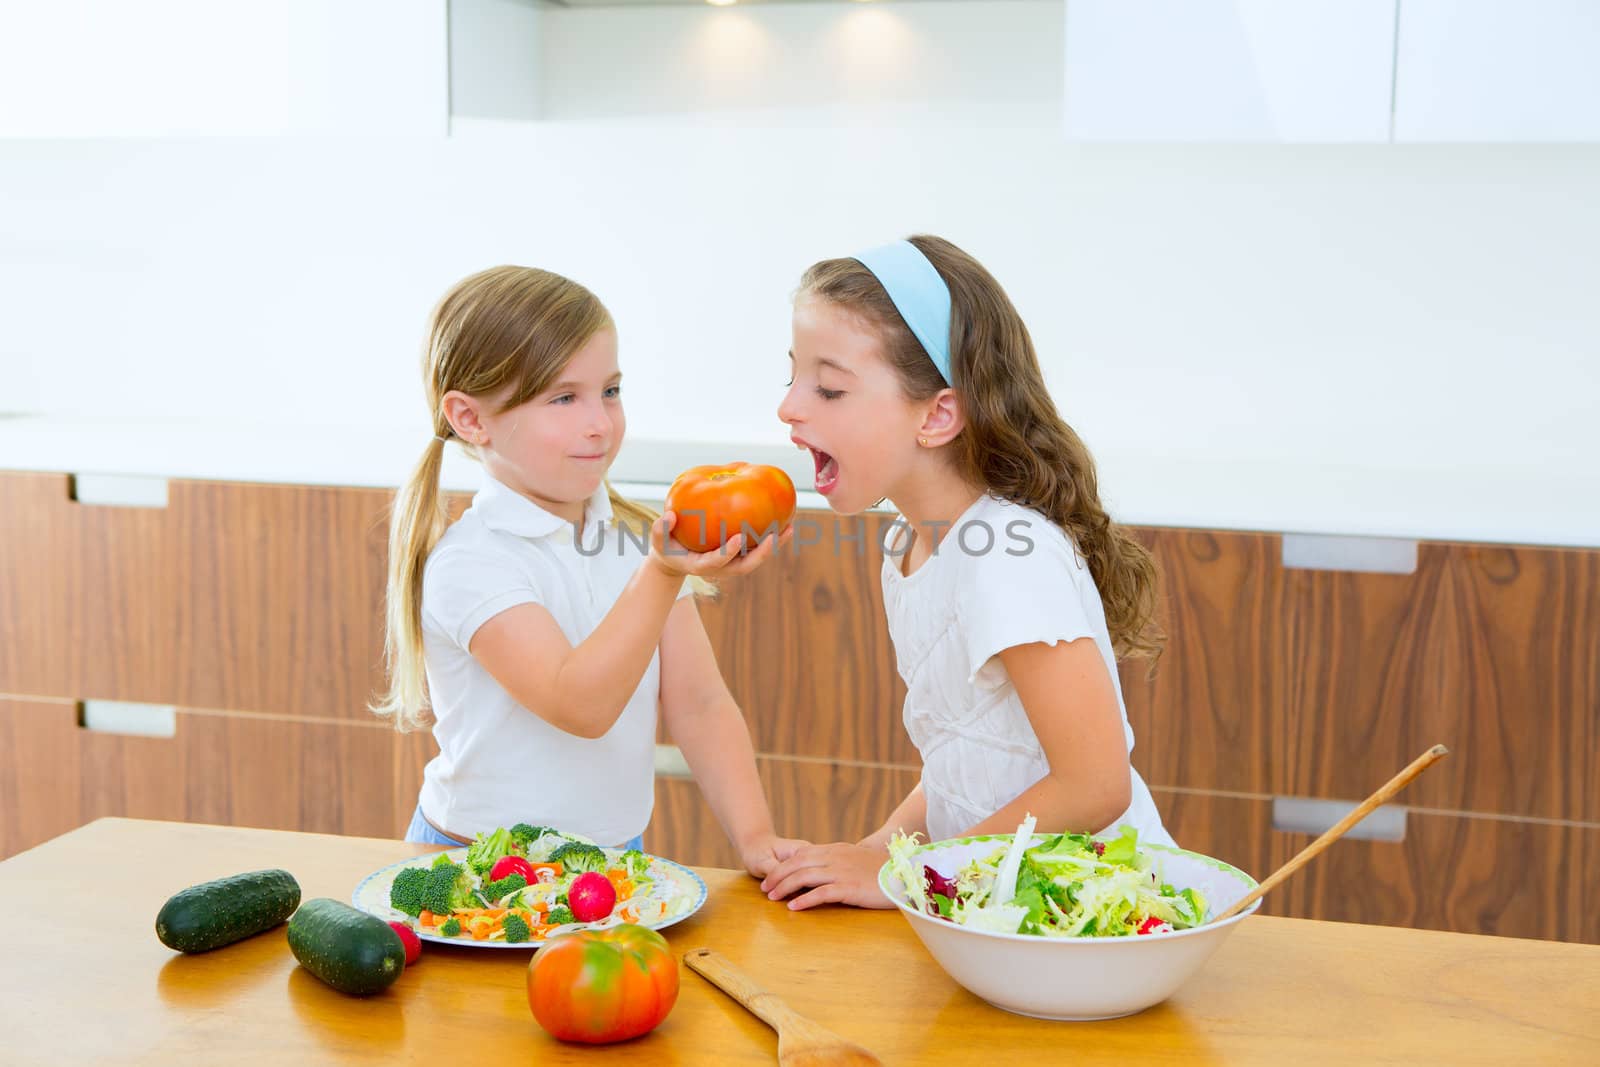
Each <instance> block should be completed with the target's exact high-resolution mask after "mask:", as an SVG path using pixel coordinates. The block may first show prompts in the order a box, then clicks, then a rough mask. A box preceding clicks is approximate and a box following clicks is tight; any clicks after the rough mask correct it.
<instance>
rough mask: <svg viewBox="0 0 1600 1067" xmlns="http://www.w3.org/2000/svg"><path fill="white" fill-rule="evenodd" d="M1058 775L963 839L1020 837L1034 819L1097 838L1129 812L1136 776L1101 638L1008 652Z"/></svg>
mask: <svg viewBox="0 0 1600 1067" xmlns="http://www.w3.org/2000/svg"><path fill="white" fill-rule="evenodd" d="M1000 662H1001V663H1003V664H1004V665H1005V668H1006V673H1007V674H1008V675H1010V676H1011V681H1012V684H1014V685H1015V686H1016V687H1017V696H1019V697H1021V698H1022V707H1023V710H1024V711H1026V712H1027V713H1028V722H1029V723H1031V724H1032V726H1033V732H1034V734H1035V735H1036V736H1037V737H1038V738H1039V745H1040V746H1041V747H1042V748H1043V749H1044V755H1045V759H1046V760H1048V761H1049V764H1050V770H1049V772H1048V773H1046V774H1045V776H1044V777H1043V778H1041V779H1039V780H1038V781H1037V782H1035V783H1033V784H1032V785H1030V786H1029V787H1028V788H1026V789H1024V790H1023V791H1022V794H1021V795H1020V796H1018V797H1017V798H1016V799H1015V800H1013V801H1011V802H1010V803H1009V804H1007V805H1005V806H1004V807H1002V808H1001V809H1000V810H999V811H997V812H995V813H994V814H993V815H990V816H989V817H988V818H987V819H984V820H983V821H982V822H980V823H978V824H977V825H976V826H973V827H971V828H970V829H968V830H966V831H965V832H964V833H963V834H962V836H964V837H965V836H975V835H978V834H1009V833H1014V832H1015V831H1016V829H1017V826H1018V824H1019V823H1021V822H1022V820H1023V819H1024V818H1026V817H1027V816H1028V815H1029V814H1030V813H1031V814H1033V815H1034V816H1036V817H1037V818H1038V820H1039V825H1040V826H1041V827H1044V828H1047V829H1048V830H1049V831H1051V832H1055V831H1058V830H1072V831H1080V832H1086V833H1095V832H1098V831H1100V830H1103V829H1104V828H1105V827H1107V826H1109V825H1110V824H1111V822H1112V820H1114V819H1116V818H1117V816H1119V815H1121V814H1122V813H1123V812H1125V811H1127V810H1128V805H1129V804H1131V803H1132V802H1133V778H1132V776H1131V775H1130V774H1129V772H1128V741H1127V737H1126V736H1125V735H1124V734H1123V731H1122V714H1121V713H1120V712H1119V711H1118V710H1117V691H1116V689H1115V687H1114V685H1113V683H1112V681H1111V676H1110V674H1109V673H1108V672H1107V671H1106V665H1105V661H1104V660H1103V659H1101V658H1100V650H1099V649H1097V648H1096V647H1095V643H1094V639H1093V638H1088V637H1080V638H1079V639H1078V640H1076V641H1071V642H1063V643H1060V644H1056V645H1048V644H1044V643H1042V642H1040V643H1036V644H1031V645H1017V646H1016V647H1015V648H1008V649H1006V650H1005V651H1004V652H1001V653H1000Z"/></svg>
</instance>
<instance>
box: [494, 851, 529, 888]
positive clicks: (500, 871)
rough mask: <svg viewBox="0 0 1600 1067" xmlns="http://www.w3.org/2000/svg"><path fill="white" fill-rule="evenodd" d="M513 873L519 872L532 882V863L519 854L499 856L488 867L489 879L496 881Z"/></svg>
mask: <svg viewBox="0 0 1600 1067" xmlns="http://www.w3.org/2000/svg"><path fill="white" fill-rule="evenodd" d="M513 874H520V875H522V877H524V878H526V879H527V880H528V884H529V885H532V884H533V881H534V879H533V865H532V864H530V863H529V862H528V861H527V860H525V859H523V858H522V857H521V856H501V857H500V858H499V859H497V860H495V861H494V866H493V867H490V868H489V881H491V882H498V881H499V880H500V879H502V878H509V877H511V876H512V875H513Z"/></svg>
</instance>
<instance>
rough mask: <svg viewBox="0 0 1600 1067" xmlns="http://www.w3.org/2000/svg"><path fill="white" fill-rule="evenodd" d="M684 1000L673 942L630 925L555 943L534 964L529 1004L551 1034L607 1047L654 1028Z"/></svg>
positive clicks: (565, 936)
mask: <svg viewBox="0 0 1600 1067" xmlns="http://www.w3.org/2000/svg"><path fill="white" fill-rule="evenodd" d="M677 1000H678V961H677V960H676V959H675V958H674V957H673V955H672V950H671V949H670V948H668V947H667V939H666V938H664V937H662V936H661V935H660V934H658V933H656V932H655V931H654V930H647V929H645V928H644V927H642V926H634V925H631V924H627V923H624V924H623V925H621V926H612V927H609V928H607V929H605V930H580V931H578V932H576V933H571V934H563V935H561V936H560V937H557V938H555V939H554V940H552V941H550V942H549V943H548V944H547V945H545V946H544V948H542V949H540V950H539V954H538V955H537V956H535V957H533V961H532V962H531V963H529V964H528V1007H529V1008H531V1009H533V1017H534V1018H535V1019H538V1020H539V1025H540V1026H542V1027H544V1028H545V1029H546V1030H548V1031H549V1032H550V1036H552V1037H555V1038H559V1039H560V1040H562V1041H581V1042H584V1043H585V1044H590V1045H605V1044H609V1043H611V1042H613V1041H626V1040H628V1039H629V1038H630V1037H638V1036H639V1035H640V1034H645V1033H649V1032H650V1031H651V1030H654V1029H655V1028H656V1026H657V1025H659V1024H660V1022H661V1020H662V1019H665V1018H666V1017H667V1013H668V1012H670V1011H671V1010H672V1006H673V1004H675V1003H677Z"/></svg>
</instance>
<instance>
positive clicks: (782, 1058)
mask: <svg viewBox="0 0 1600 1067" xmlns="http://www.w3.org/2000/svg"><path fill="white" fill-rule="evenodd" d="M683 962H684V963H686V964H688V965H689V969H690V970H691V971H694V972H696V973H698V974H700V975H702V976H704V977H705V979H706V980H707V981H709V982H710V983H711V984H712V985H714V986H716V987H717V988H718V989H720V990H722V991H723V992H724V993H726V994H728V996H730V997H732V998H733V999H734V1000H737V1001H738V1002H739V1003H740V1004H743V1005H744V1006H745V1007H746V1008H749V1009H750V1011H751V1013H752V1014H754V1015H755V1017H756V1018H758V1019H760V1020H761V1021H762V1022H764V1023H766V1024H767V1025H768V1026H770V1027H772V1028H773V1029H774V1030H776V1031H778V1062H779V1063H780V1064H783V1065H784V1067H812V1065H822V1064H871V1063H877V1064H881V1063H883V1061H882V1060H880V1059H878V1057H876V1056H874V1055H873V1054H872V1053H870V1052H868V1051H867V1050H866V1049H864V1048H862V1047H861V1046H860V1045H854V1044H851V1043H850V1042H849V1041H846V1040H845V1039H844V1038H842V1037H840V1036H839V1035H838V1034H836V1033H834V1032H833V1031H832V1030H827V1029H824V1028H823V1027H821V1026H818V1025H817V1024H816V1023H814V1022H812V1021H811V1020H810V1019H807V1018H806V1017H805V1016H804V1015H800V1014H797V1013H796V1012H795V1011H794V1009H793V1008H791V1007H789V1005H787V1004H785V1003H784V1002H783V1001H782V1000H779V999H778V998H777V997H776V996H774V995H773V994H771V993H768V992H767V991H766V990H765V989H762V988H761V987H760V986H758V985H756V984H755V983H754V982H753V981H751V980H750V976H749V975H747V974H745V973H744V972H743V971H741V970H739V968H737V967H735V966H734V965H733V964H731V963H729V962H728V960H727V959H726V958H725V957H724V956H722V955H721V954H719V953H716V952H713V951H711V950H710V949H708V948H697V949H692V950H690V951H689V952H686V953H684V954H683Z"/></svg>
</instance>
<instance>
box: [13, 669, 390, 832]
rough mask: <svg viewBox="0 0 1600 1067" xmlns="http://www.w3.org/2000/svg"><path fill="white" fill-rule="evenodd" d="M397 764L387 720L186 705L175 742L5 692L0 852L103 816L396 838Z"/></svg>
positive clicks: (66, 707) (66, 706)
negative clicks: (96, 725) (87, 721)
mask: <svg viewBox="0 0 1600 1067" xmlns="http://www.w3.org/2000/svg"><path fill="white" fill-rule="evenodd" d="M396 762H397V761H396V746H395V742H394V738H393V736H392V734H391V733H390V732H389V731H387V730H385V729H383V728H381V727H368V726H355V725H343V724H339V723H331V722H327V723H322V722H302V721H295V720H290V719H265V718H257V717H251V716H230V715H212V714H194V713H187V712H184V711H183V710H182V709H179V711H178V714H177V732H176V735H175V736H174V737H171V738H148V737H133V736H125V735H117V734H106V733H100V732H98V731H94V730H86V729H83V728H81V727H80V726H79V725H78V709H77V706H76V705H75V704H71V703H64V702H62V703H55V702H44V701H24V700H8V699H0V855H10V854H11V853H14V852H17V851H20V850H21V849H24V848H30V847H32V846H33V845H36V844H38V843H40V842H41V841H44V840H47V839H49V838H51V837H54V836H56V835H57V834H61V833H65V832H66V831H67V830H70V829H73V828H74V827H76V826H81V825H82V824H83V823H86V822H89V821H90V820H92V819H97V818H100V817H102V816H106V815H126V816H132V817H137V818H151V819H173V820H179V821H186V822H202V823H220V824H224V825H232V826H257V827H264V828H267V829H278V830H306V831H312V832H318V833H336V834H354V835H359V836H367V837H391V838H392V837H398V836H400V833H401V831H402V830H403V829H404V824H403V823H400V822H399V819H400V818H401V817H402V816H401V815H400V814H399V813H397V812H396V811H395V807H394V792H395V791H394V788H393V781H394V777H395V767H396ZM414 799H415V796H414V795H413V800H414ZM410 812H411V809H410V807H409V806H407V807H406V809H405V813H404V814H405V816H407V817H408V816H409V815H410Z"/></svg>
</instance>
